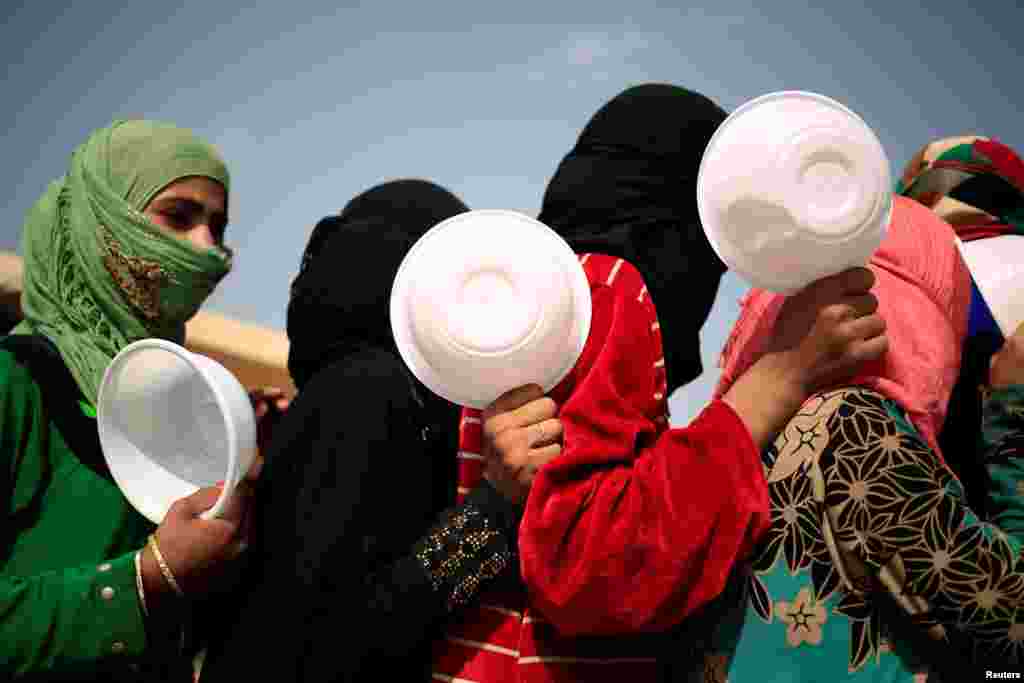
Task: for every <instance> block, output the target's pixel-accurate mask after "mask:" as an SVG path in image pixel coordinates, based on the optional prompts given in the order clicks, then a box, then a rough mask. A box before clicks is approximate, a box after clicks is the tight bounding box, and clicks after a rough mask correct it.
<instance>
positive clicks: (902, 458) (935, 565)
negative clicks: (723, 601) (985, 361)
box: [696, 386, 1024, 683]
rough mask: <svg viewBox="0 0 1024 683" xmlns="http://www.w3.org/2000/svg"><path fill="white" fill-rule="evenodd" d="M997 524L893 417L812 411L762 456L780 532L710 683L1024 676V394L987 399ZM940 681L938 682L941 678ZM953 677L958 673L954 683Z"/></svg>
mask: <svg viewBox="0 0 1024 683" xmlns="http://www.w3.org/2000/svg"><path fill="white" fill-rule="evenodd" d="M983 416H984V417H983V434H982V437H981V442H980V444H979V447H980V448H981V449H982V455H983V457H984V458H985V463H986V467H987V469H988V472H989V476H990V479H991V485H990V487H989V492H988V493H989V501H990V503H991V507H992V516H991V519H990V520H989V521H982V520H981V519H979V518H978V516H976V515H975V514H974V513H973V512H972V511H971V510H970V509H968V507H967V505H966V502H965V497H964V492H963V489H962V487H961V485H960V483H959V482H958V481H957V479H956V478H955V477H954V476H953V475H952V474H951V473H950V471H949V469H948V468H947V467H946V466H945V465H944V464H943V463H942V461H941V460H940V459H939V457H938V455H937V454H936V453H934V452H933V451H932V449H931V448H929V446H928V445H927V444H926V443H925V442H924V440H923V439H922V438H921V436H920V435H919V433H918V432H917V430H916V429H915V428H914V427H913V425H912V424H911V423H910V421H909V419H908V418H907V416H906V414H905V412H904V411H903V410H902V409H901V408H900V407H899V405H897V404H896V403H894V402H893V401H891V400H889V399H886V398H884V397H883V396H881V395H879V394H877V393H875V392H872V391H869V390H865V389H844V390H838V391H832V392H829V393H826V394H823V395H820V396H818V397H816V398H815V399H814V400H812V401H810V402H808V403H807V404H805V405H804V407H803V408H802V410H801V411H800V413H799V414H797V415H796V416H795V417H794V418H793V419H792V420H791V421H790V422H789V424H788V425H787V427H786V429H785V430H784V431H783V433H782V434H780V435H779V436H778V438H777V439H776V441H775V443H774V445H773V446H772V447H771V448H769V449H767V450H766V451H765V453H764V454H763V461H764V468H765V475H766V477H767V479H768V485H769V492H770V499H771V508H772V509H771V513H772V526H771V530H770V532H769V534H768V535H767V537H766V539H765V540H764V541H763V542H762V544H761V547H760V549H759V551H758V552H757V553H756V555H755V558H754V564H753V570H752V571H748V572H746V573H742V572H741V573H739V579H738V580H739V581H740V582H743V583H744V584H745V585H744V587H745V588H746V591H745V593H746V600H745V602H742V601H737V602H736V603H735V604H734V605H733V607H732V610H733V612H734V614H739V613H742V615H743V616H742V617H741V618H737V619H736V622H737V623H738V626H737V628H735V629H730V628H726V627H725V626H726V625H728V624H729V623H730V619H729V618H728V611H729V609H730V607H729V606H725V607H724V608H722V607H721V606H719V612H718V615H717V617H716V618H715V620H714V621H715V623H716V628H713V629H711V630H712V631H714V634H713V635H712V637H711V638H710V639H709V641H707V642H706V645H705V647H704V648H703V649H704V662H703V663H702V666H699V667H698V668H702V669H703V672H702V675H698V676H697V677H696V678H698V679H700V678H703V680H705V681H716V682H724V681H726V680H728V681H730V682H731V683H747V682H750V683H755V682H756V683H790V682H792V683H797V682H799V683H811V682H818V681H821V682H832V681H851V682H853V683H861V682H862V683H881V682H883V681H884V682H889V681H893V682H895V681H900V682H904V683H922V682H924V681H936V680H939V677H938V676H937V675H936V671H937V670H941V671H944V672H947V675H946V676H945V677H944V678H943V679H942V680H963V681H967V680H985V675H986V673H985V672H986V670H988V671H993V672H994V673H1001V672H1017V671H1020V670H1021V667H1022V665H1024V559H1022V557H1021V549H1022V542H1024V495H1022V494H1024V387H1022V386H1014V387H1010V388H1008V389H1005V390H1002V391H998V392H993V393H991V394H990V395H988V396H986V397H985V398H984V413H983ZM929 669H932V670H933V671H932V673H931V674H929ZM950 672H951V673H950ZM965 676H966V677H965Z"/></svg>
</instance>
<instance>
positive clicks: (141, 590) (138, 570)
mask: <svg viewBox="0 0 1024 683" xmlns="http://www.w3.org/2000/svg"><path fill="white" fill-rule="evenodd" d="M135 590H136V591H137V592H138V594H139V604H140V605H141V606H142V614H143V616H146V617H148V616H149V609H148V608H147V607H146V587H145V586H144V585H143V584H142V551H141V550H140V551H139V552H137V553H135Z"/></svg>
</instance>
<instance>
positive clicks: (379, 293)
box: [288, 180, 469, 391]
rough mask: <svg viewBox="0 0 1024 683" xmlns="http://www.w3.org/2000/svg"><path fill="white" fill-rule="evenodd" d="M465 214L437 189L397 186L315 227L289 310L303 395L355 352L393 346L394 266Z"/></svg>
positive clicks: (293, 362) (417, 183)
mask: <svg viewBox="0 0 1024 683" xmlns="http://www.w3.org/2000/svg"><path fill="white" fill-rule="evenodd" d="M468 210H469V208H468V207H467V206H466V205H465V204H463V203H462V201H460V200H459V199H458V197H456V196H455V195H453V194H452V193H450V192H448V191H447V190H445V189H444V188H442V187H439V186H438V185H434V184H433V183H429V182H426V181H422V180H396V181H392V182H388V183H384V184H382V185H378V186H376V187H374V188H372V189H370V190H367V191H366V192H364V193H363V194H361V195H359V196H357V197H356V198H355V199H353V200H352V201H351V202H349V203H348V205H347V206H346V207H345V208H344V210H343V211H342V212H341V215H339V216H329V217H327V218H324V219H323V220H321V221H320V222H319V223H318V224H317V225H316V227H315V228H314V229H313V234H312V235H311V236H310V239H309V243H308V245H307V246H306V250H305V252H304V253H303V256H302V265H301V267H300V270H299V274H298V275H297V276H296V278H295V280H294V282H293V283H292V290H291V300H290V301H289V304H288V341H289V351H288V371H289V372H290V373H291V376H292V379H293V380H294V381H295V386H296V387H298V388H299V390H300V391H301V390H302V387H303V385H304V384H305V383H306V382H307V381H308V380H309V379H310V378H311V377H312V376H313V375H314V374H315V373H316V372H317V371H318V370H319V369H321V368H324V367H326V366H327V365H329V364H331V363H332V362H334V361H336V360H338V359H339V358H340V357H341V356H343V355H345V354H346V353H349V352H351V351H352V350H353V349H355V348H358V347H361V346H376V347H383V348H387V349H393V348H395V342H394V340H393V338H392V336H391V320H390V318H389V308H388V306H389V301H390V295H391V285H392V282H393V281H394V279H395V275H396V274H397V273H398V266H399V265H400V264H401V262H402V259H403V258H405V255H406V253H407V252H408V251H409V249H410V248H412V245H413V244H414V243H415V242H416V240H417V239H419V238H420V236H421V235H423V233H425V232H426V231H427V230H429V229H430V228H432V227H434V226H435V225H436V224H438V223H440V222H441V221H443V220H445V219H447V218H450V217H452V216H454V215H456V214H460V213H463V212H465V211H468ZM396 353H397V350H396Z"/></svg>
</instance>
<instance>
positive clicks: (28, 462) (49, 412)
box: [0, 337, 187, 681]
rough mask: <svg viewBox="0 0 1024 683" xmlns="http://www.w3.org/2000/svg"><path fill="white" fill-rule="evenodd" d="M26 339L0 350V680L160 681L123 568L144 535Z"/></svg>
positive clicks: (82, 418)
mask: <svg viewBox="0 0 1024 683" xmlns="http://www.w3.org/2000/svg"><path fill="white" fill-rule="evenodd" d="M31 339H33V338H30V337H20V338H19V337H8V338H6V339H5V340H3V343H2V345H0V461H2V463H3V466H2V468H0V495H2V496H3V504H4V506H5V515H6V520H5V522H4V524H3V525H2V527H0V528H2V529H3V536H2V545H0V678H7V677H11V678H15V679H18V678H21V677H25V678H27V679H31V680H105V681H109V680H142V679H145V680H160V679H164V678H165V677H166V676H165V675H167V676H169V675H170V673H169V667H168V668H166V669H165V668H161V667H156V668H154V667H153V665H152V663H151V660H152V659H153V657H152V655H153V654H154V652H155V650H156V649H157V648H155V647H153V646H152V645H151V644H149V643H148V642H147V641H148V640H149V639H147V633H146V627H145V623H144V619H143V614H142V609H141V606H140V602H139V598H138V592H137V588H136V572H135V562H134V556H135V552H136V551H137V550H138V549H139V548H141V547H142V546H143V545H144V543H145V539H146V536H147V534H148V533H150V532H151V531H152V529H153V527H152V525H151V524H150V523H149V522H148V521H147V520H146V519H144V518H143V517H141V516H140V515H139V514H138V513H136V512H135V510H134V509H133V508H132V507H131V506H130V505H129V504H128V502H127V501H126V500H125V498H124V497H123V496H122V495H121V493H120V491H119V490H118V488H117V486H116V485H115V484H114V483H113V481H112V480H111V479H110V478H109V474H108V473H107V472H106V469H105V466H104V465H103V458H102V455H101V453H100V450H99V443H98V437H97V435H96V423H95V418H94V417H92V416H91V415H89V414H87V412H86V411H84V410H83V409H82V408H81V407H80V403H79V399H80V397H81V394H80V393H79V392H78V390H77V387H76V386H75V384H74V382H73V380H71V377H70V374H69V373H68V372H67V370H66V368H65V367H64V365H63V363H62V362H61V361H60V358H59V356H57V355H56V352H55V351H54V350H53V349H52V348H49V349H48V348H46V344H47V343H46V342H45V341H41V339H40V338H34V339H35V340H36V341H35V343H22V342H25V341H27V340H31ZM12 342H13V343H12ZM169 640H171V639H169ZM163 647H173V646H172V645H170V644H168V645H166V646H163ZM175 666H180V662H179V663H178V664H176V665H175ZM179 671H180V669H179ZM186 680H187V679H186Z"/></svg>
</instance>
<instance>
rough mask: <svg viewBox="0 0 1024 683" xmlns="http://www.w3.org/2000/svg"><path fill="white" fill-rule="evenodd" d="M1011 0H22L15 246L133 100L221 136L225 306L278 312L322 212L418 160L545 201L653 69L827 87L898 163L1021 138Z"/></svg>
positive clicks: (733, 286)
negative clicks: (930, 144)
mask: <svg viewBox="0 0 1024 683" xmlns="http://www.w3.org/2000/svg"><path fill="white" fill-rule="evenodd" d="M252 4H256V3H252ZM674 4H675V5H678V3H674ZM1015 4H1016V3H1011V2H989V3H983V7H984V8H983V9H978V8H977V7H974V8H972V7H968V6H966V5H960V4H954V3H946V4H945V6H940V5H937V4H935V3H929V4H927V5H926V4H924V3H922V2H917V1H915V0H905V1H904V2H899V3H893V2H879V1H877V0H868V1H867V2H863V3H837V2H825V3H816V4H814V5H812V4H811V3H799V2H791V1H788V0H778V1H777V2H773V3H763V2H762V3H756V2H753V1H752V0H749V1H742V0H718V1H716V2H713V3H712V2H707V3H698V4H693V3H690V4H687V5H686V6H685V7H679V6H673V4H670V3H665V2H644V1H642V0H641V1H638V2H632V3H628V4H627V3H618V4H615V5H613V6H604V7H599V6H598V5H597V3H589V2H588V3H585V2H580V1H578V0H566V1H565V2H560V3H554V2H532V1H529V0H526V1H523V2H517V3H500V4H499V3H487V2H472V3H471V2H443V1H441V0H439V1H437V2H433V3H412V2H408V3H396V2H390V1H389V0H379V1H377V2H365V3H361V4H358V5H355V6H352V7H343V8H339V7H337V6H335V5H334V4H333V3H327V2H306V1H303V0H292V1H290V2H287V3H267V5H266V6H265V7H260V8H252V7H245V6H243V5H242V4H241V3H236V2H233V1H232V0H222V1H218V2H211V1H210V0H206V1H204V2H199V1H197V0H185V1H183V2H174V1H173V0H168V1H166V2H160V3H151V2H137V3H132V4H129V5H128V6H123V7H119V6H118V4H117V3H108V2H105V1H103V0H98V1H96V2H92V3H75V4H73V5H72V6H71V7H66V6H64V4H63V3H57V2H53V1H52V0H37V1H36V2H32V3H27V2H21V3H19V2H12V1H11V0H8V1H7V2H5V3H4V7H3V9H0V13H2V14H4V15H5V16H4V21H3V23H2V25H0V64H3V67H0V68H2V72H0V73H2V78H3V84H2V85H3V90H2V92H3V93H4V97H3V99H4V103H5V106H3V107H0V136H2V146H0V149H2V150H3V152H4V163H3V164H2V166H0V226H2V227H0V249H14V248H16V247H17V243H18V239H19V234H20V230H21V222H22V217H23V215H24V212H25V211H26V210H27V209H28V208H29V206H30V205H31V204H32V202H33V201H34V200H35V198H36V197H37V195H38V194H39V193H40V192H41V191H42V190H43V188H44V187H45V185H46V183H47V182H48V181H49V180H51V179H52V178H53V177H55V176H57V175H59V174H60V173H61V172H62V171H63V168H64V166H65V164H66V160H67V156H68V154H69V153H70V151H71V150H72V149H73V147H74V146H75V145H76V144H77V143H79V142H80V141H81V140H82V139H83V138H84V136H85V135H86V134H87V133H88V132H89V131H90V130H92V129H93V128H95V127H98V126H102V125H105V124H107V123H108V122H109V121H110V120H111V119H112V118H115V117H118V116H146V117H151V118H160V119H166V120H171V121H174V122H175V123H178V124H179V125H183V126H187V127H191V128H193V129H195V130H196V131H197V132H199V133H200V134H202V135H204V136H205V137H207V138H208V139H210V140H211V141H213V142H215V143H216V144H217V145H218V146H219V147H220V148H221V149H222V151H223V152H224V154H225V156H226V157H227V158H228V160H229V163H230V164H231V166H232V171H233V176H234V179H233V182H234V188H233V189H234V192H233V195H232V197H231V212H232V225H231V226H230V228H229V233H228V235H229V237H228V239H229V242H230V243H231V244H232V246H234V247H235V249H236V251H237V267H236V269H235V271H234V272H233V273H232V274H231V275H230V276H229V278H228V279H227V280H226V281H225V286H223V287H222V288H221V289H220V291H218V293H217V294H216V295H215V296H214V298H213V299H212V300H211V301H210V303H209V304H208V306H209V308H210V309H212V310H215V311H218V312H222V313H225V314H228V315H232V316H236V317H238V318H241V319H244V320H248V321H252V322H256V323H259V324H264V325H270V326H274V327H282V326H283V324H284V312H285V305H286V302H287V290H288V283H289V281H290V279H291V277H292V276H293V274H294V272H295V270H296V268H297V266H298V261H299V254H300V252H301V250H302V247H303V246H304V245H305V242H306V239H307V237H308V234H309V231H310V230H311V228H312V226H313V225H314V224H315V222H316V220H317V219H318V218H320V217H321V216H323V215H325V214H327V213H332V212H336V211H337V210H338V209H340V208H341V207H342V206H343V205H344V204H345V202H346V201H347V200H348V199H349V198H350V197H352V196H353V195H354V194H356V193H358V192H360V191H362V190H364V189H366V188H367V187H369V186H371V185H373V184H374V183H377V182H379V181H382V180H386V179H390V178H395V177H403V176H420V177H427V178H431V179H433V180H436V181H438V182H440V183H442V184H444V185H447V186H448V187H450V188H451V189H453V190H454V191H456V192H457V193H458V194H460V195H461V196H462V197H463V198H464V199H465V200H466V201H467V203H469V204H470V205H471V206H472V207H473V208H507V209H517V210H521V211H525V212H527V213H531V214H535V213H536V211H537V209H538V208H539V204H540V200H541V196H542V193H543V191H544V186H545V184H546V182H547V180H548V178H549V177H550V175H551V173H552V172H553V170H554V168H555V165H556V164H557V162H558V160H559V159H560V158H561V156H562V155H563V154H564V153H565V152H566V151H567V150H568V148H569V146H570V145H571V144H572V142H573V140H574V138H575V136H576V134H577V132H578V130H579V128H580V126H582V125H583V123H584V122H585V121H586V119H587V118H588V117H589V116H590V114H591V113H592V112H593V111H594V110H595V109H596V108H597V107H598V106H600V105H601V103H603V102H604V101H605V100H607V99H608V98H609V97H611V96H613V95H614V94H615V93H617V92H618V91H620V90H622V89H623V88H625V87H627V86H629V85H631V84H635V83H640V82H645V81H667V82H674V83H678V84H680V85H684V86H686V87H689V88H693V89H695V90H699V91H701V92H704V93H705V94H707V95H709V96H710V97H712V98H713V99H715V100H716V101H718V102H720V103H721V104H722V105H723V106H724V107H725V108H726V109H729V110H731V109H733V108H735V107H736V106H737V105H739V104H741V103H742V102H744V101H745V100H748V99H750V98H752V97H755V96H757V95H760V94H763V93H766V92H771V91H775V90H782V89H802V90H811V91H817V92H821V93H824V94H826V95H829V96H831V97H834V98H836V99H838V100H840V101H842V102H844V103H845V104H847V105H848V106H850V107H851V108H853V109H854V110H855V111H857V112H858V113H859V114H860V115H861V116H863V117H864V118H865V120H866V121H867V122H868V123H869V125H871V126H872V127H873V128H874V129H875V130H876V132H877V133H878V135H879V138H880V139H881V140H882V143H883V145H884V146H885V147H886V150H887V153H888V154H889V157H890V160H891V161H892V164H893V170H894V172H896V171H898V169H899V168H901V167H902V165H903V163H904V162H905V161H906V160H907V159H908V158H909V157H910V156H911V155H912V154H913V153H914V152H915V151H916V150H917V149H918V148H919V147H920V146H921V145H923V144H924V143H925V142H927V141H929V140H931V139H933V138H936V137H939V136H946V135H958V134H965V133H984V134H988V135H993V136H996V137H1000V138H1001V139H1003V140H1004V141H1005V142H1007V143H1009V144H1011V145H1013V146H1015V147H1017V148H1018V149H1024V130H1022V129H1021V127H1020V125H1019V120H1020V113H1021V112H1022V111H1024V94H1022V93H1024V91H1022V89H1021V88H1020V83H1021V73H1020V71H1021V65H1022V64H1024V60H1022V58H1021V54H1020V48H1019V46H1018V45H1017V44H1015V43H1014V42H1011V41H1012V39H1013V38H1014V36H1013V33H1014V32H1015V31H1017V30H1018V29H1019V27H1020V26H1021V25H1022V23H1024V21H1022V20H1024V10H1021V9H1020V8H1017V7H1014V5H1015ZM833 5H834V6H833ZM828 6H832V7H828ZM744 289H745V285H744V283H742V282H740V281H739V280H738V279H737V278H735V277H733V276H731V275H729V276H727V277H726V279H725V281H724V282H723V286H722V289H721V292H720V297H719V301H718V304H717V305H716V308H715V310H714V312H713V314H712V319H711V321H709V323H708V325H707V326H706V327H705V329H704V331H703V339H704V354H705V364H706V366H707V367H708V368H709V372H708V373H707V374H706V376H705V377H704V378H702V379H701V380H698V382H696V383H694V384H693V385H691V386H690V387H687V388H684V389H683V390H680V391H679V392H677V393H676V394H675V395H673V397H672V399H671V404H672V408H673V412H674V416H673V417H674V422H677V423H680V422H685V421H686V420H687V419H688V418H689V417H690V416H691V415H693V414H694V411H696V410H698V409H699V407H700V406H701V404H702V403H703V402H704V401H705V400H706V398H707V395H708V393H709V391H710V387H711V385H712V382H713V380H714V377H715V373H714V370H713V366H714V362H715V358H716V355H717V352H718V351H719V350H720V348H721V344H722V341H723V339H724V337H725V335H726V334H727V332H728V329H729V327H730V326H731V324H732V322H733V320H734V319H735V316H736V314H737V307H736V302H737V300H738V299H739V297H740V296H741V294H742V292H743V290H744ZM659 305H661V306H665V305H671V302H665V303H659Z"/></svg>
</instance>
